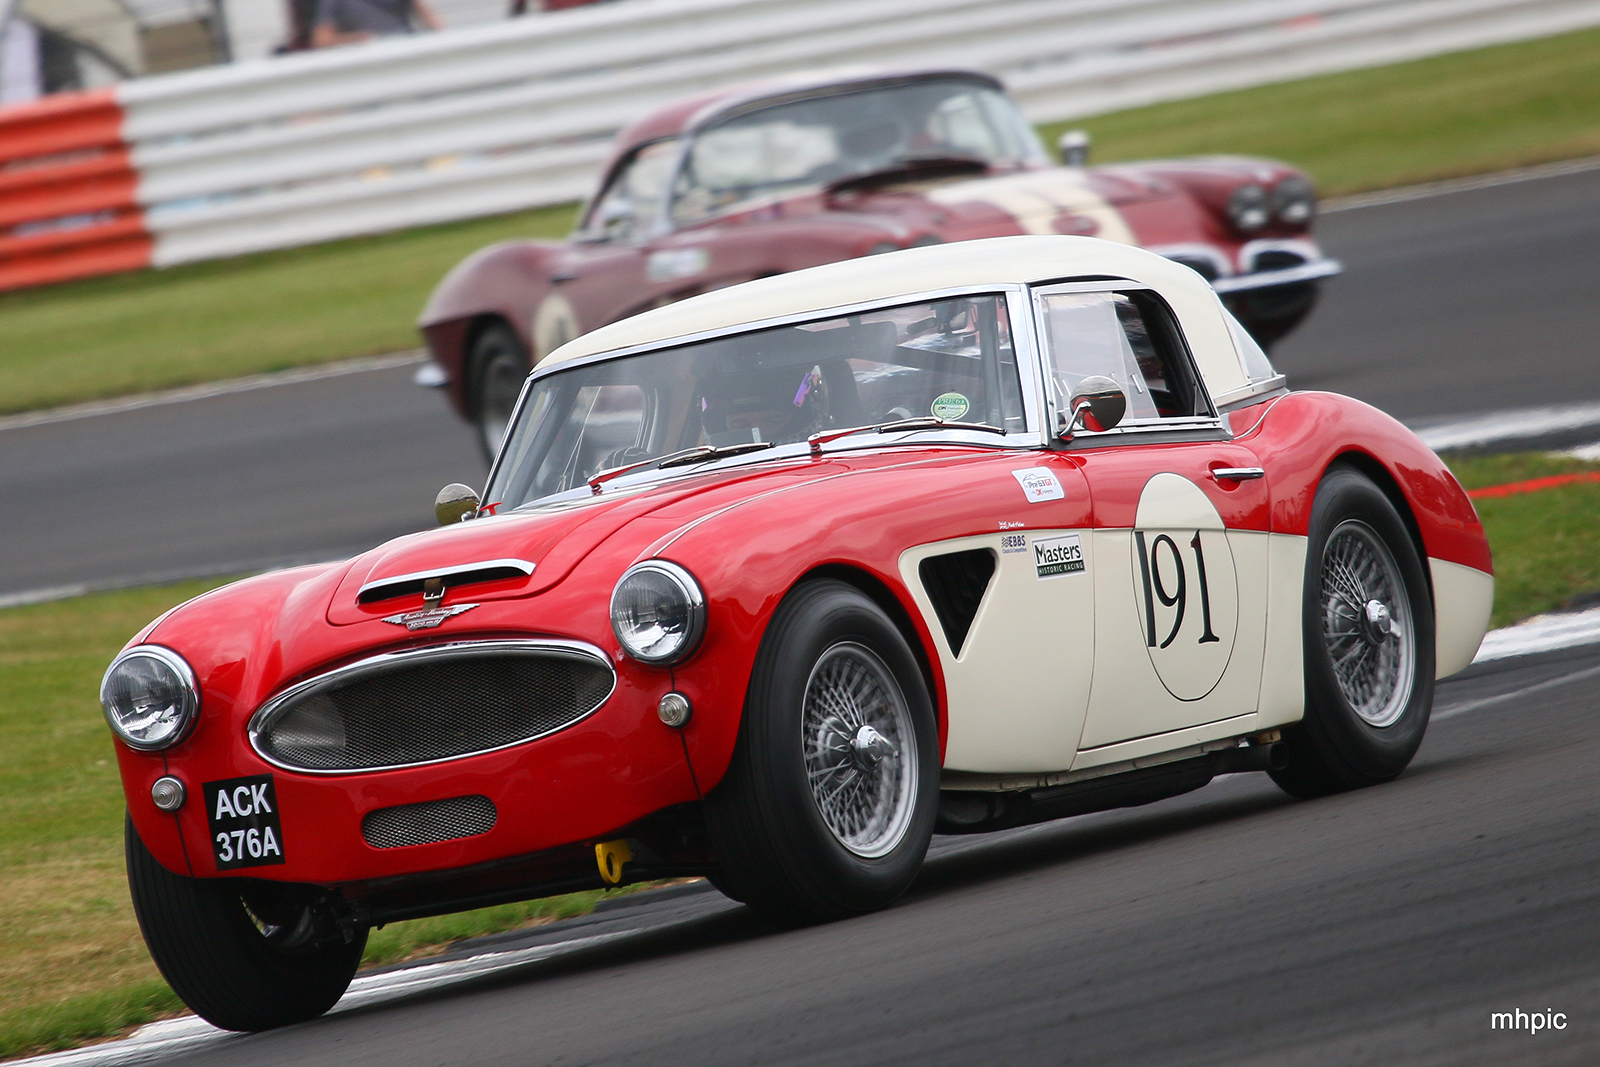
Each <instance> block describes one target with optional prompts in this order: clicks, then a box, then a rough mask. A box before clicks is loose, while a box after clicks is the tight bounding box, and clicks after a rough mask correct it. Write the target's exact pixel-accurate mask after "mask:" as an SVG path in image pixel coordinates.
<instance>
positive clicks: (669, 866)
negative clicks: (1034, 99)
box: [102, 237, 1494, 1030]
mask: <svg viewBox="0 0 1600 1067" xmlns="http://www.w3.org/2000/svg"><path fill="white" fill-rule="evenodd" d="M439 508H440V510H441V512H442V514H441V521H442V522H446V523H447V524H446V525H445V526H444V527H443V528H441V529H436V530H432V531H428V532H424V533H418V534H413V535H410V536H406V537H402V538H399V539H397V540H394V541H391V542H389V543H387V544H384V545H381V546H379V547H377V548H375V549H373V550H371V551H370V552H367V553H365V554H363V555H361V556H358V557H356V558H355V559H352V560H348V561H345V562H342V563H334V564H323V565H319V566H313V567H302V568H298V569H295V570H287V571H280V572H277V573H272V574H265V575H261V576H259V577H255V578H250V579H247V580H245V581H242V582H238V583H236V584H234V585H231V586H227V587H225V588H223V589H220V590H217V591H215V592H211V593H208V594H206V595H204V596H202V597H200V598H199V599H197V600H194V601H191V602H190V603H188V604H185V605H183V606H181V607H179V608H177V609H175V610H174V611H172V612H170V613H169V614H167V615H164V616H162V617H161V618H160V619H158V620H156V621H155V622H154V623H152V624H151V625H150V626H148V627H146V628H145V629H144V630H143V631H142V632H140V633H139V634H138V635H137V636H136V637H135V638H134V639H133V641H132V642H131V643H130V644H129V646H128V647H127V648H126V649H125V650H124V651H123V652H122V653H121V654H120V655H119V656H118V657H117V659H116V660H115V662H114V663H113V664H112V665H111V667H110V669H109V671H108V672H107V674H106V678H105V683H104V686H103V688H102V699H103V702H104V706H105V713H106V717H107V719H108V721H109V722H110V724H111V728H112V730H113V731H114V732H115V734H116V737H117V757H118V760H119V764H120V768H121V772H122V780H123V784H124V787H125V790H126V794H127V803H128V814H129V821H128V831H127V848H128V871H129V878H130V884H131V888H132V896H133V903H134V907H135V909H136V911H137V913H138V915H139V920H140V924H141V927H142V929H143V931H144V934H145V938H146V940H147V942H148V944H149V946H150V951H151V953H152V955H153V956H154V957H155V960H156V962H157V963H158V964H159V965H160V967H161V970H162V973H163V974H164V975H165V976H166V978H167V980H168V981H169V982H170V983H171V984H172V987H173V988H174V989H175V990H177V992H178V993H179V994H180V995H181V996H182V997H183V998H184V1000H186V1001H187V1002H188V1003H189V1004H190V1005H191V1006H193V1007H194V1009H195V1010H196V1011H197V1012H199V1013H200V1014H201V1015H202V1016H204V1017H205V1018H207V1019H209V1020H211V1021H212V1022H214V1023H216V1024H217V1025H219V1026H223V1027H229V1028H233V1029H242V1030H249V1029H261V1028H266V1027H270V1026H276V1025H280V1024H284V1023H288V1022H293V1021H295V1020H299V1019H305V1018H308V1017H310V1016H313V1015H316V1014H318V1013H320V1012H322V1011H324V1010H326V1009H327V1008H328V1007H329V1006H331V1005H332V1004H333V1003H334V1002H335V1001H337V1000H338V998H339V996H340V995H341V993H342V992H343V990H344V988H345V986H346V984H347V983H348V982H349V980H350V977H351V975H352V973H353V972H354V970H355V967H356V963H357V961H358V960H359V958H360V954H361V948H362V945H363V943H364V941H365V939H366V932H367V930H368V929H369V928H370V927H371V926H373V925H374V924H377V923H383V922H391V921H394V920H398V919H405V918H411V917H416V916H423V915H432V914H438V913H442V912H449V911H455V910H462V909H467V908H475V907H481V906H483V905H487V904H492V903H497V902H503V901H510V900H518V899H524V898H528V897H535V896H542V895H546V894H549V893H553V892H559V891H565V890H571V889H578V888H585V887H598V886H604V885H608V884H618V883H621V882H627V881H633V880H636V879H646V878H659V877H669V876H685V875H701V874H703V875H707V876H709V877H710V878H711V879H712V881H713V882H714V884H715V885H716V886H717V887H718V888H720V889H722V890H723V891H724V892H726V893H727V894H729V895H730V896H733V897H735V898H737V899H739V900H743V901H745V902H747V903H748V904H749V905H750V907H751V908H753V909H755V910H757V911H758V912H759V913H760V914H762V915H765V916H767V917H769V918H771V919H773V920H775V921H777V922H780V923H801V922H811V921H817V920H826V919H830V918H836V917H840V916H847V915H852V914H858V913H861V912H865V911H868V910H871V909H874V908H881V907H884V906H886V905H888V904H889V903H891V902H892V901H893V900H894V899H895V898H896V897H897V896H898V895H899V894H900V893H901V892H902V891H903V890H904V889H905V888H906V887H907V886H908V885H909V884H910V882H911V880H912V879H913V878H914V877H915V876H916V873H917V870H918V868H919V866H920V864H921V862H922V858H923V854H924V851H925V850H926V848H927V846H928V842H929V838H930V836H931V835H932V834H933V833H934V832H935V831H936V830H937V831H939V832H943V833H952V834H953V833H974V832H981V831H986V830H994V829H1000V828H1004V827H1010V826H1016V825H1019V824H1023V823H1029V822H1037V821H1041V820H1046V819H1055V818H1060V817H1063V816H1069V815H1075V814H1079V813H1082V812H1088V811H1094V810H1097V809H1103V808H1110V807H1118V806H1126V805H1132V804H1141V803H1146V802H1149V801H1153V800H1159V799H1161V798H1164V797H1169V796H1173V795H1175V794H1178V793H1182V792H1185V791H1187V790H1191V789H1196V788H1199V787H1201V786H1203V785H1205V784H1206V783H1207V782H1208V781H1209V780H1210V779H1211V778H1212V777H1213V776H1214V775H1217V774H1222V773H1228V772H1236V771H1249V770H1256V771H1267V772H1268V773H1270V774H1271V775H1272V776H1273V777H1274V779H1275V780H1276V781H1277V782H1278V783H1279V784H1280V785H1282V786H1283V787H1284V788H1285V789H1286V790H1288V791H1289V792H1290V793H1292V794H1294V795H1296V796H1312V795H1318V794H1323V793H1328V792H1333V791H1337V790H1343V789H1351V788H1355V787H1359V786H1366V785H1371V784H1375V783H1379V782H1384V781H1387V780H1389V779H1391V778H1394V777H1395V776H1397V775H1399V774H1400V773H1401V772H1402V771H1403V770H1404V769H1405V767H1406V765H1407V764H1408V763H1409V761H1410V760H1411V758H1412V755H1413V754H1414V753H1415V752H1416V751H1417V747H1418V745H1419V744H1420V743H1421V741H1422V736H1423V731H1424V730H1425V729H1426V728H1427V724H1428V717H1429V711H1430V708H1431V705H1432V700H1433V686H1434V679H1435V678H1437V677H1442V676H1444V675H1448V674H1451V673H1453V672H1455V671H1458V670H1460V669H1461V668H1463V667H1465V666H1466V665H1467V664H1468V663H1469V662H1470V661H1471V659H1472V657H1473V654H1474V652H1475V651H1476V649H1477V647H1478V643H1479V641H1480V639H1481V638H1482V636H1483V633H1484V630H1485V627H1486V626H1487V622H1488V618H1489V608H1490V603H1491V601H1492V599H1493V593H1494V578H1493V576H1492V572H1491V565H1490V558H1489V548H1488V545H1487V544H1486V543H1485V540H1484V536H1483V530H1482V528H1481V527H1480V525H1479V523H1478V519H1477V516H1476V514H1475V512H1474V511H1473V507H1472V504H1471V502H1470V501H1468V499H1467V497H1466V494H1465V493H1463V492H1462V490H1461V487H1460V486H1459V485H1458V484H1457V483H1456V481H1455V479H1454V478H1453V477H1451V475H1450V472H1449V471H1448V470H1446V468H1445V467H1444V465H1443V464H1442V463H1441V462H1440V461H1439V459H1438V457H1437V456H1435V455H1434V454H1433V453H1432V452H1431V451H1429V450H1428V448H1427V447H1426V446H1424V445H1423V444H1422V443H1421V442H1420V441H1419V440H1418V439H1417V438H1416V437H1415V436H1414V435H1412V434H1411V432H1410V431H1408V430H1407V429H1405V427H1403V426H1401V425H1400V424H1399V423H1398V422H1396V421H1394V420H1393V419H1391V418H1389V417H1388V416H1386V415H1384V414H1383V413H1382V412H1380V411H1377V410H1376V409H1374V408H1371V407H1369V406H1367V405H1365V404H1362V403H1359V402H1357V401H1354V400H1351V399H1348V398H1346V397H1341V396H1336V395H1333V394H1329V393H1296V392H1290V391H1288V390H1287V389H1286V388H1285V385H1284V381H1283V379H1282V378H1281V377H1280V376H1278V375H1277V374H1276V373H1274V371H1273V368H1272V366H1271V364H1270V363H1269V361H1268V359H1267V357H1266V356H1265V355H1264V354H1263V353H1262V351H1261V349H1260V348H1259V347H1258V346H1256V344H1255V343H1254V342H1253V341H1252V340H1251V338H1250V336H1249V335H1248V334H1247V333H1246V332H1245V331H1244V330H1243V329H1242V328H1241V327H1239V325H1238V324H1237V322H1236V321H1235V320H1234V319H1233V318H1232V317H1231V316H1230V315H1229V314H1228V313H1227V311H1226V310H1225V308H1224V307H1223V305H1222V303H1221V302H1220V301H1219V300H1218V298H1217V295H1216V294H1215V292H1213V290H1212V289H1211V288H1210V286H1208V285H1207V284H1206V282H1205V280H1204V279H1203V278H1201V277H1200V276H1199V275H1198V274H1196V273H1195V272H1194V271H1191V270H1189V269H1188V268H1187V267H1184V266H1181V265H1179V264H1176V263H1174V262H1172V261H1171V260H1170V259H1165V258H1163V257H1161V256H1158V255H1155V254H1153V253H1150V252H1147V251H1144V250H1142V249H1139V248H1135V247H1132V246H1129V245H1124V244H1114V243H1111V242H1107V241H1100V240H1095V239H1091V238H1083V237H1002V238H994V239H990V240H983V241H973V242H968V243H965V244H960V245H941V246H937V247H932V248H921V249H911V250H907V251H901V252H894V253H890V254H887V255H884V256H873V257H869V258H864V259H854V260H848V261H844V262H840V263H833V264H828V265H825V266H821V267H815V268H812V269H809V270H803V271H797V272H795V273H792V274H786V275H782V276H780V277H775V278H768V279H763V280H761V281H755V282H750V283H747V284H745V285H741V286H736V287H733V288H729V289H724V290H721V291H719V292H715V293H709V294H706V295H704V296H699V297H695V298H692V299H689V300H686V301H683V302H681V303H677V304H673V305H671V306H669V307H665V308H661V309H658V310H655V311H651V312H647V313H645V314H642V315H638V316H635V317H633V318H630V319H627V320H625V321H623V322H619V323H615V324H613V325H611V326H607V327H603V328H601V329H598V330H596V331H594V332H592V333H589V334H586V335H585V336H583V337H581V338H578V339H576V340H574V341H571V342H569V343H568V344H566V345H565V346H563V347H562V348H560V349H558V350H557V351H556V352H554V353H553V354H551V356H550V357H549V358H548V359H547V360H545V361H544V363H543V364H542V365H541V366H540V367H539V368H538V369H537V370H536V371H534V372H533V374H532V376H531V378H530V379H529V380H528V382H527V383H526V385H525V387H524V391H523V394H522V398H521V400H520V402H519V405H518V407H517V411H516V413H515V415H514V417H513V419H512V423H511V428H510V432H509V433H508V434H507V436H506V440H505V443H504V446H503V447H502V449H501V451H500V453H499V456H498V457H497V459H496V460H495V463H494V467H493V470H492V471H491V473H490V476H489V481H488V486H487V489H486V491H485V494H484V495H483V496H482V498H481V501H480V500H479V498H478V497H477V496H476V495H475V494H472V493H471V491H470V490H467V489H465V487H460V486H452V487H447V491H446V492H445V493H443V494H441V499H440V501H439ZM458 520H469V521H458Z"/></svg>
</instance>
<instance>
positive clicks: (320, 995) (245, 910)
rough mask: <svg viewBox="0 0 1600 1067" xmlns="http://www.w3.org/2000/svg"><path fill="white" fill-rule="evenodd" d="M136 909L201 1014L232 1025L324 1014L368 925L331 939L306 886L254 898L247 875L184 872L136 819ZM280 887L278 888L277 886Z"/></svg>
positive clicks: (351, 967) (340, 990)
mask: <svg viewBox="0 0 1600 1067" xmlns="http://www.w3.org/2000/svg"><path fill="white" fill-rule="evenodd" d="M124 843H125V846H126V852H127V861H128V888H129V890H130V891H131V893H132V896H133V910H134V914H135V915H136V916H138V919H139V929H140V931H141V932H143V934H144V941H145V944H146V945H147V946H149V948H150V955H151V956H152V957H153V958H154V959H155V961H156V966H157V967H159V968H160V969H161V976H162V977H163V978H165V979H166V980H167V984H168V985H170V986H172V988H173V991H174V992H176V993H177V994H178V996H180V997H182V998H183V1002H184V1003H185V1004H187V1005H189V1007H191V1008H193V1009H194V1011H195V1014H196V1015H199V1016H200V1017H201V1018H202V1019H205V1020H206V1021H207V1022H209V1023H211V1024H212V1025H213V1026H218V1027H221V1028H222V1029H224V1030H246V1031H252V1030H270V1029H272V1028H273V1027H277V1026H287V1025H289V1024H290V1023H298V1022H304V1021H306V1020H307V1019H315V1018H316V1017H317V1016H319V1015H321V1014H322V1013H323V1012H325V1011H327V1010H328V1009H329V1008H331V1007H333V1006H334V1004H336V1003H338V1001H339V998H340V997H341V996H343V995H344V991H345V989H346V988H348V987H349V985H350V979H351V978H352V977H354V976H355V973H356V966H357V965H358V964H359V963H360V962H361V951H362V949H364V948H365V947H366V944H367V935H366V931H364V930H363V931H361V932H360V933H358V934H356V935H355V936H354V937H353V939H352V940H350V941H349V942H342V941H340V942H338V943H335V944H333V945H326V944H323V943H321V942H320V941H319V940H318V939H317V938H316V936H315V933H316V929H315V924H314V923H313V918H314V916H313V915H312V913H311V911H310V909H309V906H308V905H309V898H308V897H304V896H299V897H297V896H295V892H294V891H295V890H296V889H298V888H299V887H283V888H282V889H278V888H277V887H270V886H269V887H267V889H266V890H265V891H263V892H261V893H259V894H258V895H257V896H256V897H255V899H254V900H253V905H254V906H253V907H251V906H249V905H247V903H246V899H245V897H244V895H242V894H241V891H240V886H241V884H248V883H241V881H240V880H237V879H230V878H184V877H181V876H180V875H176V874H173V873H172V872H171V871H168V870H167V869H166V868H165V867H163V866H161V864H160V863H158V862H157V861H156V858H155V857H154V856H152V855H151V854H150V851H149V850H148V849H146V848H145V847H144V842H143V841H141V840H139V834H138V832H137V831H135V830H134V828H133V820H132V819H129V820H127V823H126V827H125V830H124ZM274 890H276V891H274Z"/></svg>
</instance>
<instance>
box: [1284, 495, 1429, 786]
mask: <svg viewBox="0 0 1600 1067" xmlns="http://www.w3.org/2000/svg"><path fill="white" fill-rule="evenodd" d="M1349 519H1356V520H1359V521H1361V522H1363V523H1365V524H1366V525H1367V526H1369V527H1370V528H1372V530H1374V531H1375V532H1376V533H1377V534H1378V536H1379V537H1380V538H1382V540H1383V542H1384V545H1385V546H1386V547H1387V548H1388V550H1389V554H1390V555H1391V556H1392V557H1393V558H1394V561H1395V564H1396V566H1397V567H1398V569H1399V572H1400V578H1401V580H1402V582H1404V584H1405V589H1406V597H1407V600H1408V602H1409V603H1408V608H1409V610H1410V613H1411V618H1412V628H1413V632H1414V634H1415V640H1416V649H1415V655H1414V657H1413V660H1412V663H1413V670H1414V672H1415V674H1414V677H1413V679H1412V687H1411V698H1410V701H1409V702H1408V703H1407V705H1406V708H1405V710H1404V711H1403V712H1402V713H1401V715H1400V717H1399V718H1398V719H1397V720H1396V721H1395V722H1394V723H1392V724H1391V725H1389V726H1386V727H1381V728H1380V727H1375V726H1372V725H1370V724H1369V723H1367V722H1366V721H1364V720H1363V719H1362V718H1361V717H1360V716H1359V715H1357V714H1356V712H1355V709H1354V708H1352V707H1351V706H1350V703H1349V701H1347V700H1346V699H1345V697H1344V694H1343V692H1342V691H1341V690H1340V688H1339V683H1338V681H1337V680H1336V678H1335V676H1334V670H1333V660H1332V658H1331V656H1330V655H1329V652H1328V648H1327V644H1326V642H1325V641H1324V639H1323V636H1322V617H1321V595H1322V589H1321V586H1322V567H1323V556H1324V553H1325V552H1326V550H1327V546H1328V539H1329V537H1330V536H1331V535H1332V533H1333V531H1334V530H1335V529H1336V528H1337V527H1338V526H1339V524H1340V523H1343V522H1345V521H1346V520H1349ZM1308 533H1309V537H1308V544H1307V551H1306V571H1305V588H1304V596H1303V601H1302V612H1303V614H1302V627H1303V634H1304V645H1305V680H1306V713H1305V719H1304V721H1303V722H1302V723H1301V724H1300V726H1299V727H1298V728H1297V729H1295V730H1293V731H1290V732H1289V736H1288V738H1287V740H1289V742H1290V768H1289V771H1290V774H1289V775H1288V777H1289V778H1290V779H1291V780H1294V779H1295V778H1297V777H1303V778H1305V779H1306V780H1305V781H1304V782H1302V783H1301V785H1302V789H1301V790H1300V791H1301V792H1307V793H1320V792H1333V791H1337V790H1339V789H1351V788H1356V787H1359V786H1363V785H1370V784H1374V783H1377V782H1384V781H1388V780H1390V779H1392V778H1394V777H1396V776H1398V775H1399V774H1400V772H1401V771H1403V770H1405V768H1406V766H1407V765H1408V764H1409V763H1410V762H1411V759H1412V757H1413V756H1414V755H1416V752H1417V748H1418V746H1420V745H1421V744H1422V737H1423V734H1424V732H1425V731H1426V730H1427V728H1428V715H1429V712H1430V711H1431V709H1432V706H1433V682H1434V615H1433V596H1432V592H1431V589H1430V586H1429V584H1428V578H1427V573H1426V571H1425V570H1424V569H1423V561H1422V558H1421V557H1420V555H1419V554H1418V552H1417V549H1416V545H1415V544H1414V542H1413V541H1412V539H1411V535H1410V532H1409V531H1408V530H1407V529H1406V526H1405V523H1404V522H1403V521H1402V520H1401V518H1400V515H1399V513H1398V512H1397V511H1396V510H1395V507H1394V504H1393V503H1391V502H1390V500H1389V498H1388V497H1387V496H1385V495H1384V493H1383V491H1382V490H1381V489H1379V488H1378V487H1377V486H1376V485H1374V484H1373V483H1372V481H1371V480H1370V479H1368V478H1367V477H1366V476H1365V475H1363V474H1362V473H1360V472H1359V471H1357V470H1355V469H1353V468H1349V467H1334V468H1333V469H1331V470H1330V471H1329V472H1328V473H1327V475H1326V476H1325V477H1324V478H1323V481H1322V484H1321V486H1319V487H1318V489H1317V497H1316V501H1315V503H1314V504H1313V506H1312V510H1311V525H1310V529H1309V531H1308ZM1297 763H1298V764H1299V765H1300V766H1299V767H1298V768H1297V767H1296V764H1297ZM1280 784H1282V783H1280ZM1290 791H1291V792H1295V791H1296V790H1294V789H1291V790H1290Z"/></svg>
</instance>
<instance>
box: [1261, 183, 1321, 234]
mask: <svg viewBox="0 0 1600 1067" xmlns="http://www.w3.org/2000/svg"><path fill="white" fill-rule="evenodd" d="M1316 214H1317V189H1316V186H1314V185H1312V184H1311V180H1310V179H1309V178H1306V177H1304V176H1303V175H1299V174H1291V175H1289V176H1288V177H1286V178H1283V179H1282V180H1280V181H1279V182H1278V184H1277V185H1275V186H1273V187H1272V216H1273V218H1275V219H1277V220H1278V221H1279V222H1280V223H1282V224H1283V225H1285V226H1301V227H1304V226H1309V225H1311V220H1312V219H1314V218H1315V217H1316Z"/></svg>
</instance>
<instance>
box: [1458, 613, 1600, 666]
mask: <svg viewBox="0 0 1600 1067" xmlns="http://www.w3.org/2000/svg"><path fill="white" fill-rule="evenodd" d="M1596 642H1600V608H1592V609H1590V610H1589V611H1574V612H1563V613H1559V614H1550V615H1535V616H1534V617H1533V618H1531V619H1526V620H1524V621H1522V622H1519V623H1518V624H1517V625H1515V626H1507V627H1506V628H1505V629H1503V630H1491V631H1490V632H1489V634H1488V635H1487V636H1486V637H1484V639H1483V644H1481V645H1479V646H1478V654H1477V655H1476V656H1474V657H1473V659H1472V662H1473V663H1488V662H1489V661H1491V660H1497V659H1507V658H1509V657H1511V656H1527V655H1531V654H1533V653H1535V652H1553V651H1555V650H1556V649H1560V648H1576V647H1578V646H1579V645H1592V644H1595V643H1596Z"/></svg>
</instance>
